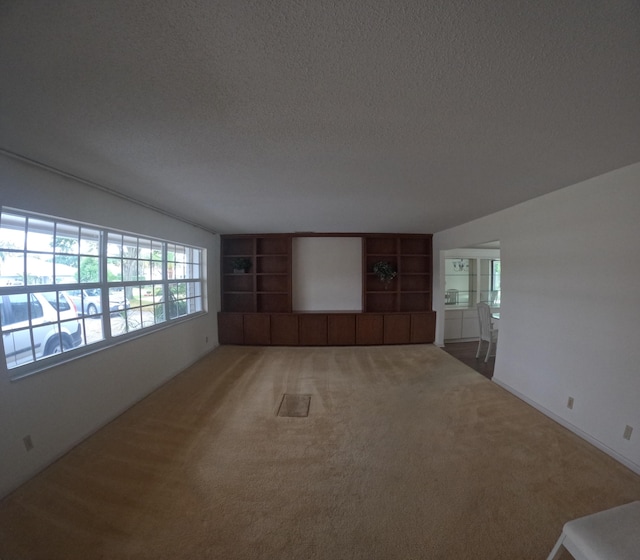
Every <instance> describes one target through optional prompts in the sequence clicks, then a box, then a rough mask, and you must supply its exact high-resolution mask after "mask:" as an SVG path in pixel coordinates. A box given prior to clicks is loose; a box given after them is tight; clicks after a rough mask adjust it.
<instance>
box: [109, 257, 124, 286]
mask: <svg viewBox="0 0 640 560" xmlns="http://www.w3.org/2000/svg"><path fill="white" fill-rule="evenodd" d="M121 281H122V260H120V259H108V260H107V282H121Z"/></svg>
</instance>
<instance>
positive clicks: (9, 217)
mask: <svg viewBox="0 0 640 560" xmlns="http://www.w3.org/2000/svg"><path fill="white" fill-rule="evenodd" d="M26 227H27V219H26V218H25V217H23V216H16V215H15V214H10V213H7V212H3V213H2V218H1V219H0V240H1V244H0V247H2V248H11V249H15V250H17V251H23V250H24V241H25V231H26Z"/></svg>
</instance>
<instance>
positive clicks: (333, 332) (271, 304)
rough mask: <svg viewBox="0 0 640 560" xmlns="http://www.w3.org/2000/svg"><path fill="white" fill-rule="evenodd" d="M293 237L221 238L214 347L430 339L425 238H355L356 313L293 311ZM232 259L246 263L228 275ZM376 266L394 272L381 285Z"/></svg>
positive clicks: (431, 317)
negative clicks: (358, 246) (358, 252)
mask: <svg viewBox="0 0 640 560" xmlns="http://www.w3.org/2000/svg"><path fill="white" fill-rule="evenodd" d="M335 235H341V234H335ZM294 236H295V234H261V235H223V236H221V258H220V260H221V263H220V268H221V298H222V311H221V312H220V313H219V314H218V331H219V341H220V344H255V345H286V346H298V345H309V346H326V345H377V344H417V343H429V342H433V340H434V338H435V313H434V312H433V311H432V310H431V269H432V254H431V235H422V234H359V235H358V237H362V243H363V245H362V247H363V252H362V271H363V273H362V276H363V286H362V300H363V312H361V313H360V312H349V311H337V312H320V313H311V312H294V311H293V310H292V286H291V271H292V266H291V265H292V263H291V254H292V240H293V237H294ZM345 236H349V237H352V235H349V234H345ZM239 258H244V259H248V260H249V261H250V263H251V266H249V267H248V269H247V270H246V271H238V270H235V267H234V264H235V263H234V261H236V259H239ZM378 261H387V262H388V263H389V264H391V266H392V267H393V268H394V269H395V270H396V271H397V275H396V277H395V278H394V279H393V280H392V281H391V282H390V283H389V284H384V283H382V282H381V281H380V280H379V279H378V278H377V277H376V275H375V274H374V273H373V265H374V264H375V263H376V262H378Z"/></svg>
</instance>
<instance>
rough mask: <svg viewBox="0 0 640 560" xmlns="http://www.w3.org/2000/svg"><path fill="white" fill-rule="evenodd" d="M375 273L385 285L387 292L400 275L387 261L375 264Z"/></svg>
mask: <svg viewBox="0 0 640 560" xmlns="http://www.w3.org/2000/svg"><path fill="white" fill-rule="evenodd" d="M373 273H374V274H375V275H376V276H377V277H378V280H380V282H382V283H383V284H384V289H385V290H386V289H387V288H388V287H389V284H390V283H391V281H392V280H393V279H394V278H395V277H396V276H397V274H398V273H397V272H396V271H395V269H394V268H393V266H391V264H390V263H388V262H387V261H378V262H377V263H375V264H374V265H373Z"/></svg>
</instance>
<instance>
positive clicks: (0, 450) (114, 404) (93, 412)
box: [0, 155, 219, 496]
mask: <svg viewBox="0 0 640 560" xmlns="http://www.w3.org/2000/svg"><path fill="white" fill-rule="evenodd" d="M0 205H2V206H9V207H15V208H19V209H23V210H29V211H34V212H40V213H44V214H50V215H53V216H59V217H64V218H70V219H75V220H80V221H86V222H90V223H95V224H98V225H102V226H107V227H113V228H118V229H122V230H126V231H133V232H135V233H140V234H146V235H150V236H154V237H160V238H165V239H170V240H175V241H180V242H183V243H187V244H193V245H197V246H200V247H204V248H206V249H207V271H208V279H209V282H208V293H207V295H208V304H209V305H208V307H209V313H207V314H206V315H203V316H200V317H197V318H195V319H191V320H188V321H185V322H183V323H180V324H178V325H174V326H170V327H167V328H166V329H163V330H161V331H158V332H156V333H153V334H150V335H147V336H143V337H140V338H137V339H134V340H131V341H128V342H125V343H122V344H119V345H117V346H115V347H113V348H109V349H106V350H103V351H100V352H97V353H94V354H91V355H87V356H83V357H81V358H78V359H76V360H73V361H70V362H68V363H66V364H61V365H59V366H57V367H53V368H51V369H49V370H46V371H45V372H41V373H37V374H34V375H32V376H29V377H26V378H23V379H20V380H16V381H10V380H9V374H8V372H7V370H6V367H5V364H4V360H0V457H1V460H0V496H2V495H5V494H6V493H8V492H10V491H11V490H13V489H14V488H16V487H17V486H18V485H19V484H21V483H22V482H24V481H25V480H27V479H29V478H30V477H32V476H33V475H34V474H35V473H36V472H38V471H39V470H41V469H42V468H43V467H45V466H46V465H48V464H49V463H51V462H52V461H53V460H54V459H56V458H57V457H59V456H60V455H62V454H63V453H65V452H66V451H68V450H69V449H70V448H71V447H73V446H74V445H75V444H77V443H78V442H80V441H81V440H82V439H84V438H85V437H87V436H88V435H90V434H91V433H93V432H94V431H96V430H97V429H98V428H100V427H101V426H103V425H104V424H105V423H107V422H108V421H110V420H111V419H113V418H114V417H115V416H117V415H118V414H120V413H121V412H123V411H124V410H126V409H127V408H129V407H130V406H131V405H132V404H134V403H135V402H137V401H139V400H140V399H142V398H143V397H145V396H146V395H147V394H149V393H150V392H151V391H152V390H153V389H155V388H156V387H158V386H160V385H161V384H163V383H164V382H166V381H167V380H169V379H170V378H171V377H173V376H174V375H176V374H177V373H179V372H180V371H182V370H183V369H184V368H185V367H187V366H188V365H189V364H191V363H193V362H194V361H196V360H197V359H198V358H199V357H201V356H203V355H204V354H206V353H207V352H210V351H211V350H213V348H214V347H215V346H216V345H217V340H218V335H217V323H216V311H217V310H218V309H219V294H218V292H219V290H218V281H219V280H218V276H219V272H218V269H219V266H218V265H219V238H218V236H216V235H213V234H210V233H207V232H205V231H203V230H201V229H199V228H196V227H193V226H190V225H187V224H185V223H183V222H180V221H178V220H174V219H171V218H168V217H166V216H164V215H161V214H159V213H156V212H153V211H152V210H149V209H146V208H143V207H141V206H138V205H135V204H132V203H129V202H127V201H125V200H123V199H120V198H117V197H114V196H112V195H109V194H107V193H105V192H101V191H99V190H96V189H93V188H90V187H87V186H85V185H83V184H80V183H78V182H75V181H73V180H70V179H67V178H63V177H61V176H59V175H57V174H54V173H50V172H48V171H45V170H43V169H40V168H37V167H34V166H31V165H28V164H24V163H21V162H19V161H16V160H13V159H10V158H7V157H5V156H3V155H0ZM206 337H208V340H209V342H208V343H206V342H205V340H206ZM27 434H29V435H31V437H32V440H33V443H34V446H35V447H34V448H33V449H32V450H31V451H29V452H27V451H26V450H25V448H24V445H23V442H22V438H23V437H24V436H26V435H27Z"/></svg>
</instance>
